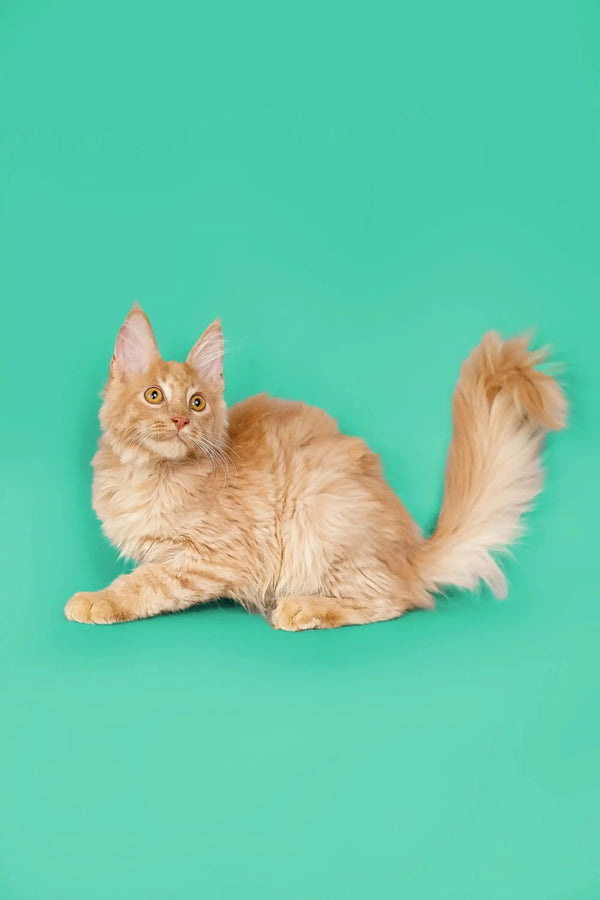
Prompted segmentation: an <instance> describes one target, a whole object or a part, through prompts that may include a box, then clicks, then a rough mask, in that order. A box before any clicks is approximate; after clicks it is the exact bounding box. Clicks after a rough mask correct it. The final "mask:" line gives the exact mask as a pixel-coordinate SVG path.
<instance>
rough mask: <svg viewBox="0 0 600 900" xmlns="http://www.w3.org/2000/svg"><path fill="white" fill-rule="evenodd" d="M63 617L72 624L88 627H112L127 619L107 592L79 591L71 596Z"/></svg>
mask: <svg viewBox="0 0 600 900" xmlns="http://www.w3.org/2000/svg"><path fill="white" fill-rule="evenodd" d="M65 616H66V617H67V619H70V620H71V621H72V622H84V623H86V624H88V625H91V624H93V625H112V624H113V623H114V622H125V621H127V619H128V618H129V616H127V615H126V614H125V613H124V610H123V609H121V608H120V607H119V606H118V605H117V604H116V603H115V601H114V600H113V599H111V597H110V594H109V592H108V591H79V593H77V594H73V596H72V597H71V599H70V600H69V602H68V603H67V605H66V606H65Z"/></svg>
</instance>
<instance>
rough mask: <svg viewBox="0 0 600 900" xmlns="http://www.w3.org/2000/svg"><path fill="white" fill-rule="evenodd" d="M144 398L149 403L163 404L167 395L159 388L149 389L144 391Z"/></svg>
mask: <svg viewBox="0 0 600 900" xmlns="http://www.w3.org/2000/svg"><path fill="white" fill-rule="evenodd" d="M144 397H145V398H146V400H147V401H148V403H162V402H163V400H164V399H165V395H164V394H163V392H162V391H161V389H160V388H159V387H149V388H148V389H147V390H146V391H144Z"/></svg>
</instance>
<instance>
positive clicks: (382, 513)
mask: <svg viewBox="0 0 600 900" xmlns="http://www.w3.org/2000/svg"><path fill="white" fill-rule="evenodd" d="M544 355H545V354H544V353H543V351H537V352H531V351H529V350H528V341H527V339H526V338H521V337H519V338H513V339H511V340H507V341H502V340H501V339H500V338H499V337H498V335H496V334H494V333H489V334H486V335H485V336H484V338H483V340H482V342H481V344H480V345H479V347H477V348H476V349H475V350H473V351H472V353H471V355H470V356H469V358H468V359H467V360H466V362H465V363H464V364H463V366H462V369H461V374H460V379H459V381H458V384H457V386H456V390H455V393H454V398H453V436H452V442H451V445H450V450H449V454H448V463H447V468H446V480H445V494H444V500H443V504H442V509H441V513H440V517H439V520H438V524H437V527H436V529H435V531H434V533H433V535H432V536H431V537H430V538H429V539H428V540H426V539H424V538H423V537H422V536H421V534H420V532H419V529H418V528H417V526H416V525H415V523H414V522H413V520H412V519H411V517H410V515H409V514H408V512H407V511H406V509H405V508H404V506H403V505H402V503H401V502H400V500H399V499H398V498H397V497H396V495H395V494H394V492H393V491H392V489H391V488H390V487H389V485H388V484H387V483H386V482H385V480H384V478H383V474H382V470H381V465H380V462H379V459H378V457H377V456H376V455H375V454H374V453H373V452H372V451H371V450H369V448H368V447H367V446H366V444H365V443H364V442H363V441H362V440H360V439H358V438H355V437H348V436H347V435H344V434H341V433H340V432H339V430H338V427H337V424H336V422H335V421H334V420H333V419H332V418H331V417H330V416H328V415H327V413H325V412H323V411H322V410H320V409H315V408H313V407H310V406H307V405H305V404H304V403H296V402H288V401H284V400H278V399H274V398H271V397H269V396H267V395H266V394H260V395H258V396H255V397H250V398H248V399H247V400H244V401H242V402H240V403H237V404H235V405H234V406H233V407H232V408H231V410H229V411H228V410H227V409H226V406H225V402H224V399H223V389H224V382H223V375H222V364H223V338H222V332H221V326H220V323H219V322H218V321H217V322H214V323H213V324H212V325H211V326H210V327H209V328H208V329H207V330H206V332H205V333H204V334H203V335H202V337H201V338H200V340H199V341H198V342H197V343H196V344H195V345H194V347H193V348H192V350H191V351H190V354H189V356H188V358H187V360H186V362H185V363H179V362H165V361H164V360H162V359H161V357H160V354H159V351H158V347H157V345H156V340H155V338H154V334H153V332H152V328H151V326H150V323H149V321H148V319H147V318H146V316H145V314H144V313H143V312H142V310H141V309H140V308H139V307H138V306H137V305H136V306H134V308H133V309H132V310H131V312H130V314H129V316H128V317H127V319H126V320H125V322H124V324H123V326H122V328H121V330H120V332H119V335H118V337H117V342H116V345H115V352H114V356H113V359H112V362H111V368H110V375H109V379H108V383H107V385H106V390H105V393H104V402H103V405H102V409H101V412H100V421H101V425H102V437H101V439H100V444H99V449H98V452H97V453H96V456H95V457H94V461H93V466H94V487H93V505H94V509H95V511H96V513H97V514H98V516H99V518H100V519H101V521H102V524H103V529H104V532H105V534H106V535H107V536H108V538H109V539H110V540H111V541H112V542H113V543H114V544H115V545H116V546H117V547H118V548H119V550H120V551H121V552H122V553H123V554H124V555H125V556H127V557H129V558H131V559H133V560H135V562H136V563H138V565H137V568H135V569H134V570H133V571H132V572H131V573H130V574H127V575H121V576H120V577H119V578H117V579H116V581H114V582H113V583H112V584H111V585H110V586H109V587H107V588H105V589H104V590H101V591H97V592H95V593H85V592H83V593H77V594H75V595H74V596H73V597H72V598H71V599H70V600H69V602H68V603H67V605H66V608H65V613H66V615H67V617H68V618H69V619H73V620H74V621H77V622H95V623H98V624H108V623H112V622H123V621H128V620H130V619H139V618H145V617H147V616H154V615H157V614H159V613H163V612H169V611H174V610H182V609H185V608H186V607H189V606H191V605H193V604H197V603H203V602H206V601H209V600H214V599H217V598H219V597H230V598H233V599H235V600H237V601H238V602H239V603H241V604H242V605H243V606H244V607H246V608H247V609H248V610H251V611H253V612H258V613H261V614H262V615H264V616H265V617H266V618H267V619H268V620H269V621H270V622H271V624H272V625H273V626H274V627H275V628H280V629H285V630H288V631H301V630H305V629H310V628H334V627H337V626H340V625H356V624H363V623H368V622H377V621H381V620H385V619H392V618H395V617H398V616H401V615H402V614H403V613H404V612H406V611H407V610H410V609H415V608H419V607H429V606H432V605H433V595H434V594H435V593H436V592H438V591H440V590H441V589H443V588H444V587H445V586H451V585H455V586H458V587H462V588H474V587H476V585H477V584H478V582H479V581H480V580H483V581H485V582H487V583H488V584H489V585H490V587H491V588H492V590H493V591H494V593H496V595H498V596H503V595H504V593H505V580H504V576H503V574H502V572H501V570H500V568H499V567H498V564H497V563H496V561H495V560H494V559H493V557H492V556H491V552H492V551H501V550H503V549H505V548H506V546H507V545H508V544H509V543H510V542H511V541H512V540H513V539H514V538H515V536H516V535H517V533H518V531H519V527H520V518H521V515H522V513H523V512H524V511H525V510H526V509H527V508H528V507H529V505H530V504H531V501H532V500H533V499H534V497H535V496H536V494H537V493H538V492H539V490H540V488H541V481H542V472H541V467H540V452H541V445H542V441H543V439H544V436H545V434H546V432H547V431H548V430H549V429H554V430H558V429H560V428H562V427H563V426H564V424H565V415H566V401H565V398H564V395H563V393H562V391H561V389H560V387H559V386H558V384H557V382H556V381H555V380H554V379H553V378H550V377H549V376H548V375H545V374H543V373H541V372H539V371H537V370H536V369H535V365H536V364H537V363H539V362H540V361H542V359H543V358H544ZM148 388H152V389H154V390H155V393H156V396H157V397H158V398H159V402H158V403H155V402H149V401H148V399H147V390H148ZM157 388H158V391H157V392H156V389H157ZM196 393H200V395H201V397H202V398H203V401H204V402H205V404H206V405H205V406H204V408H203V409H196V408H193V407H192V406H191V405H190V401H191V398H192V397H193V395H195V394H196ZM161 398H162V399H161ZM201 402H202V401H196V403H197V405H199V406H200V405H201ZM184 420H187V421H184ZM182 423H183V424H182Z"/></svg>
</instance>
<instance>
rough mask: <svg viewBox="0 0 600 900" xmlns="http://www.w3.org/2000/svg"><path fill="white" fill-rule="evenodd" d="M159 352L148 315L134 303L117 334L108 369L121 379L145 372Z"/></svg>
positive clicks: (124, 379)
mask: <svg viewBox="0 0 600 900" xmlns="http://www.w3.org/2000/svg"><path fill="white" fill-rule="evenodd" d="M159 356H160V353H159V352H158V346H157V344H156V338H155V337H154V332H153V331H152V326H151V325H150V322H149V321H148V317H147V315H146V314H145V312H143V310H142V309H141V307H140V306H139V305H138V304H137V303H134V304H133V306H132V308H131V312H130V313H129V315H128V316H127V318H126V319H125V321H124V322H123V324H122V325H121V330H120V331H119V333H118V335H117V342H116V344H115V352H114V354H113V358H112V360H111V364H110V371H111V373H112V374H114V375H116V376H117V378H119V379H120V380H121V381H126V380H127V379H128V378H130V377H131V376H133V375H141V374H143V373H144V372H147V371H148V369H149V368H150V366H151V365H152V363H153V362H154V361H155V360H156V359H158V358H159Z"/></svg>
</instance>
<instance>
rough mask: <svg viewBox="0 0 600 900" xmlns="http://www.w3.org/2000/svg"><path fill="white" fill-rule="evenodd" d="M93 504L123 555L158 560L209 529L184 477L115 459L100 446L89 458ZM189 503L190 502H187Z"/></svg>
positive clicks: (158, 468)
mask: <svg viewBox="0 0 600 900" xmlns="http://www.w3.org/2000/svg"><path fill="white" fill-rule="evenodd" d="M93 465H94V482H93V506H94V510H95V512H96V514H97V515H98V517H99V519H100V520H101V522H102V527H103V530H104V533H105V534H106V536H107V537H108V538H109V540H111V541H112V543H113V544H115V545H116V546H117V547H118V548H119V550H120V551H121V553H122V554H123V555H124V556H127V557H129V558H131V559H134V560H136V562H141V561H144V560H150V559H156V558H159V557H160V556H161V555H162V554H163V553H164V552H166V551H168V550H170V549H172V548H173V547H174V546H175V545H177V544H179V543H181V542H182V541H185V539H186V536H188V535H189V533H190V531H191V518H192V506H193V531H194V532H195V533H197V532H198V531H200V530H202V529H203V527H206V526H207V525H208V521H209V519H210V514H209V512H208V510H204V509H203V503H202V502H201V498H200V497H196V496H195V492H194V490H193V483H191V482H190V477H189V474H188V473H184V472H181V473H176V472H170V471H169V470H168V469H167V468H165V467H162V468H161V467H145V466H140V465H138V464H135V463H131V464H129V463H127V462H123V461H121V460H119V459H117V458H116V457H115V456H114V455H113V454H112V453H110V452H109V451H107V450H106V449H105V448H102V447H101V448H100V449H99V451H98V453H97V454H96V456H95V458H94V463H93ZM192 500H193V504H192Z"/></svg>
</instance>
